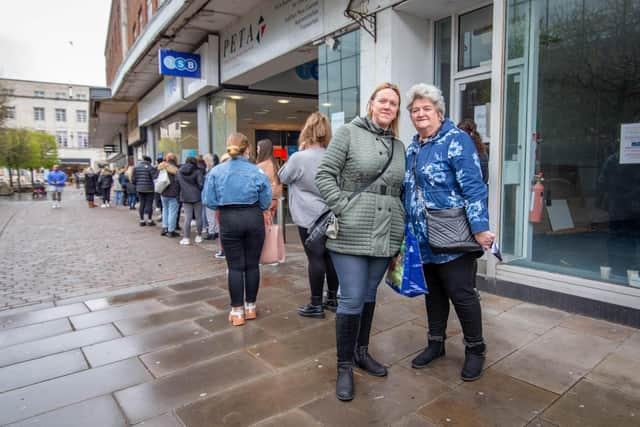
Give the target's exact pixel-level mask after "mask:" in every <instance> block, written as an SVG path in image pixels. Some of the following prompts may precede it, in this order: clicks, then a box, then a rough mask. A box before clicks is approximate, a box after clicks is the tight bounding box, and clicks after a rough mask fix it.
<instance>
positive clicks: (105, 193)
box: [102, 187, 111, 203]
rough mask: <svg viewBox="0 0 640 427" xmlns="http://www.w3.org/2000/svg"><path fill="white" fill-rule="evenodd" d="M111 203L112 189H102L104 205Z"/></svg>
mask: <svg viewBox="0 0 640 427" xmlns="http://www.w3.org/2000/svg"><path fill="white" fill-rule="evenodd" d="M110 201H111V187H107V188H103V189H102V203H106V202H110Z"/></svg>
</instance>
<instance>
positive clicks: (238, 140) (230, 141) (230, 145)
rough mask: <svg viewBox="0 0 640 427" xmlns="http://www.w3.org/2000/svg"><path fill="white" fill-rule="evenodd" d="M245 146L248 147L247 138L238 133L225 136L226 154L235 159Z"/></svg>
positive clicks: (243, 150)
mask: <svg viewBox="0 0 640 427" xmlns="http://www.w3.org/2000/svg"><path fill="white" fill-rule="evenodd" d="M247 148H249V139H247V137H246V136H245V135H244V134H242V133H240V132H236V133H232V134H231V135H229V137H228V138H227V154H229V157H231V158H232V159H236V158H237V157H238V156H240V155H243V154H244V153H245V152H246V151H247Z"/></svg>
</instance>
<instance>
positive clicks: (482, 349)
mask: <svg viewBox="0 0 640 427" xmlns="http://www.w3.org/2000/svg"><path fill="white" fill-rule="evenodd" d="M465 344H466V343H465ZM486 350H487V346H486V345H484V344H476V345H473V346H468V345H467V346H465V349H464V365H463V366H462V371H461V372H460V378H462V380H463V381H475V380H477V379H478V378H480V377H481V376H482V368H483V367H484V361H485V354H486Z"/></svg>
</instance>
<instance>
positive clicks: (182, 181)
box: [176, 157, 204, 245]
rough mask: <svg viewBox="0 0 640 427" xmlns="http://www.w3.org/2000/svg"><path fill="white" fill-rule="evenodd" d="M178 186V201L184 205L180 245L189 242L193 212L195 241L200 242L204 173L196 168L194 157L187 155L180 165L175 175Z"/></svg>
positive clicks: (196, 163) (196, 162)
mask: <svg viewBox="0 0 640 427" xmlns="http://www.w3.org/2000/svg"><path fill="white" fill-rule="evenodd" d="M176 178H177V180H178V185H179V186H180V201H181V202H182V205H183V206H184V226H183V228H184V232H183V236H182V237H183V238H182V240H180V244H181V245H189V244H191V239H190V237H191V218H192V217H193V215H194V214H195V217H196V227H197V233H198V234H197V235H196V239H195V242H196V243H200V242H202V197H201V193H202V187H203V186H204V175H203V173H202V170H201V169H200V168H198V161H197V160H196V158H195V157H187V160H186V161H185V163H184V164H183V165H182V166H180V169H179V170H178V174H177V175H176Z"/></svg>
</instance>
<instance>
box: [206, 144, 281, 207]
mask: <svg viewBox="0 0 640 427" xmlns="http://www.w3.org/2000/svg"><path fill="white" fill-rule="evenodd" d="M202 202H203V203H204V205H205V206H207V207H208V208H210V209H218V207H219V206H226V205H253V204H255V203H259V205H260V209H262V210H266V209H268V208H269V205H271V183H270V182H269V178H268V177H267V175H265V173H264V172H262V170H261V169H260V168H259V167H257V166H256V165H254V164H253V163H251V162H249V160H247V159H246V158H244V157H238V158H237V159H229V160H228V161H226V162H224V163H221V164H219V165H218V166H216V167H214V168H212V169H211V170H210V171H209V173H208V174H207V177H206V180H205V183H204V187H203V189H202Z"/></svg>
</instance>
